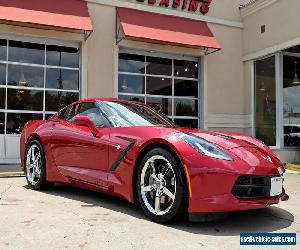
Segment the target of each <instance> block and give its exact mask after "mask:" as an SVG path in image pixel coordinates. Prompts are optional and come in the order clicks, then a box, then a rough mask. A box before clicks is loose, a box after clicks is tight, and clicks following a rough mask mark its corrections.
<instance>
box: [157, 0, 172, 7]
mask: <svg viewBox="0 0 300 250" xmlns="http://www.w3.org/2000/svg"><path fill="white" fill-rule="evenodd" d="M169 4H170V2H169V0H160V4H159V6H164V7H169Z"/></svg>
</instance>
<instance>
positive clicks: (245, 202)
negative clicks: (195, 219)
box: [189, 192, 289, 213]
mask: <svg viewBox="0 0 300 250" xmlns="http://www.w3.org/2000/svg"><path fill="white" fill-rule="evenodd" d="M288 199H289V196H288V195H287V194H286V193H285V192H283V193H282V194H281V195H280V196H279V197H276V198H252V199H237V198H235V197H234V196H233V195H232V194H223V195H222V194H220V195H216V196H212V197H206V198H198V199H195V198H190V203H189V213H199V212H203V213H207V212H230V211H241V210H252V209H259V208H264V207H267V206H270V205H274V204H278V203H279V201H286V200H288Z"/></svg>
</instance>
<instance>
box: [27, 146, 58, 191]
mask: <svg viewBox="0 0 300 250" xmlns="http://www.w3.org/2000/svg"><path fill="white" fill-rule="evenodd" d="M25 175H26V180H27V183H28V185H29V187H30V188H31V189H34V190H40V189H45V188H47V187H49V186H51V184H52V183H49V182H47V180H46V160H45V154H44V150H43V147H42V145H41V143H40V142H39V141H37V140H32V141H31V142H30V143H29V145H28V147H27V149H26V154H25Z"/></svg>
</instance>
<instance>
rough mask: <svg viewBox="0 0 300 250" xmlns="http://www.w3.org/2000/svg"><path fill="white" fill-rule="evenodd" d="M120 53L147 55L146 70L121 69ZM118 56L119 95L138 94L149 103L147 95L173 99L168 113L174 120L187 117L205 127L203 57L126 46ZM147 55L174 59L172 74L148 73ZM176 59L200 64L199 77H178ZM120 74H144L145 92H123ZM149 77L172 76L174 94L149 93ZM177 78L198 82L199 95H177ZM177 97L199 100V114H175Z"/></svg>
mask: <svg viewBox="0 0 300 250" xmlns="http://www.w3.org/2000/svg"><path fill="white" fill-rule="evenodd" d="M120 53H127V54H133V55H141V56H144V57H145V72H144V73H131V72H123V71H119V54H120ZM116 57H117V60H116V61H117V62H116V95H117V97H119V95H122V96H136V97H140V98H142V99H144V103H145V104H147V97H149V98H155V97H157V98H167V99H171V103H172V107H171V108H172V115H167V116H168V117H169V118H170V119H171V120H172V121H174V120H175V119H186V120H195V121H197V122H198V128H202V127H203V120H202V118H203V114H202V113H203V104H202V101H203V93H202V92H203V87H202V86H203V83H202V79H203V77H202V74H203V69H202V60H203V58H202V57H201V56H199V57H193V56H188V55H177V54H170V53H163V52H157V51H147V50H142V49H140V50H137V49H132V48H126V47H119V51H118V53H116ZM147 57H160V58H165V59H171V60H172V74H171V75H170V76H168V75H154V74H148V73H147V69H146V65H147ZM176 60H179V61H180V60H186V61H192V62H195V63H197V64H198V72H197V73H198V77H197V78H189V77H177V76H175V74H174V68H175V67H174V66H175V65H174V61H176ZM119 74H125V75H139V76H144V89H145V91H144V93H143V94H136V93H126V92H121V91H119V81H118V79H119ZM147 77H163V78H170V79H171V80H172V95H170V96H168V95H152V94H147V88H146V87H147V85H146V82H147ZM175 80H189V81H195V82H197V85H198V93H197V94H198V97H192V96H176V95H175ZM175 99H184V100H195V101H197V102H198V103H197V106H195V108H196V109H197V110H198V112H197V116H176V115H175V108H176V107H175V104H174V101H175Z"/></svg>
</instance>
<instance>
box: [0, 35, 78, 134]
mask: <svg viewBox="0 0 300 250" xmlns="http://www.w3.org/2000/svg"><path fill="white" fill-rule="evenodd" d="M7 45H8V46H7ZM6 58H8V60H6ZM6 79H7V84H6ZM78 99H79V49H78V48H72V47H70V48H69V47H61V46H56V45H55V46H53V45H45V44H37V43H29V42H20V41H11V40H9V41H8V40H0V133H1V134H19V133H20V132H21V130H22V127H23V125H24V124H25V123H26V122H27V121H28V120H32V119H47V118H49V117H51V116H52V115H53V114H54V113H55V112H56V111H58V110H59V109H60V108H62V107H63V106H65V105H67V104H70V103H72V102H74V101H77V100H78ZM5 100H7V101H5ZM5 124H6V126H5ZM5 128H6V131H5Z"/></svg>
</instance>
